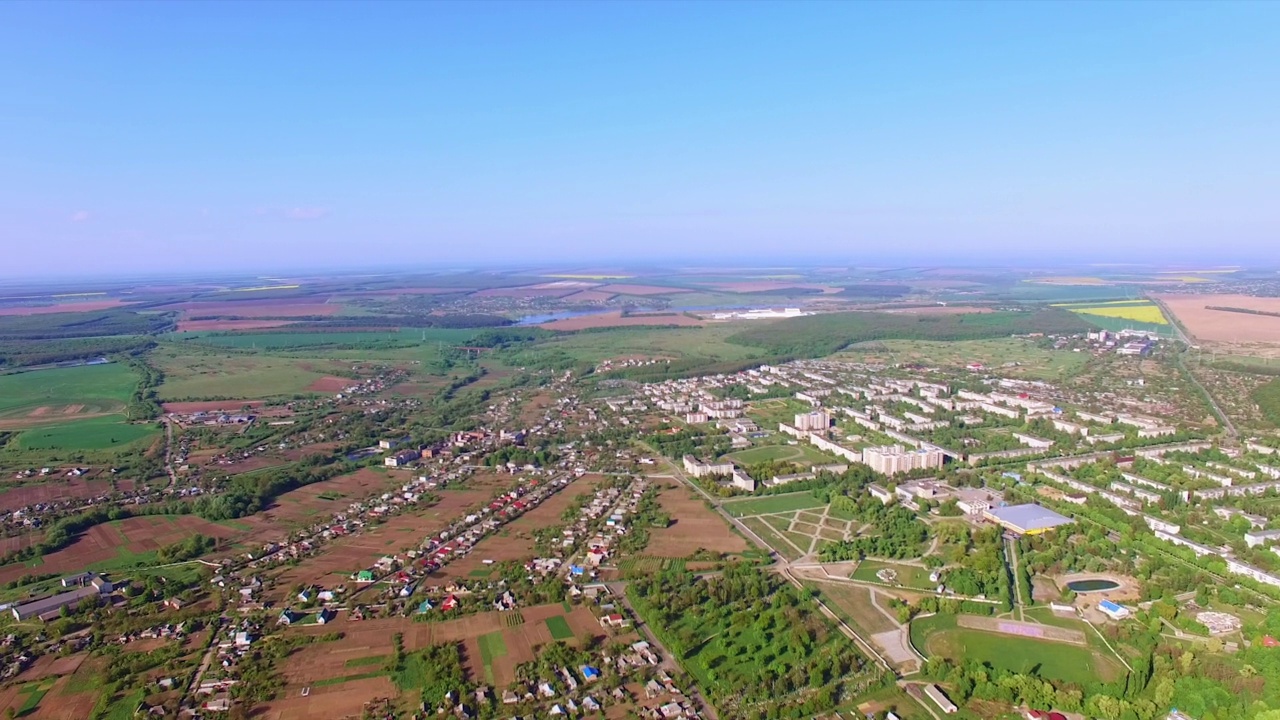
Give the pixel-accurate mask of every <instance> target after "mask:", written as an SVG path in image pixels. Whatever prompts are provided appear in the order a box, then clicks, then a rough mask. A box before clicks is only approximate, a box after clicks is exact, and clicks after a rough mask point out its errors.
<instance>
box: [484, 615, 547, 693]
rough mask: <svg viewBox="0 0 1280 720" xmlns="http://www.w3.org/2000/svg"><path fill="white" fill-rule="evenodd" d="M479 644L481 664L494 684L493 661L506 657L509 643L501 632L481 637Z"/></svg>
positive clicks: (488, 679) (486, 677)
mask: <svg viewBox="0 0 1280 720" xmlns="http://www.w3.org/2000/svg"><path fill="white" fill-rule="evenodd" d="M562 619H563V618H562ZM477 642H478V643H479V645H480V664H481V665H484V675H485V679H486V680H487V681H488V682H493V661H494V660H495V659H496V658H500V657H506V655H507V642H506V641H505V640H503V639H502V631H501V630H499V631H497V632H491V633H489V634H487V635H481V636H480V637H479V638H478V639H477Z"/></svg>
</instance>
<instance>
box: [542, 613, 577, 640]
mask: <svg viewBox="0 0 1280 720" xmlns="http://www.w3.org/2000/svg"><path fill="white" fill-rule="evenodd" d="M547 629H548V630H550V631H551V637H552V639H554V640H572V639H573V630H572V629H570V628H569V621H568V620H565V618H564V616H563V615H555V616H552V617H549V618H547Z"/></svg>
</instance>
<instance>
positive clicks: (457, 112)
mask: <svg viewBox="0 0 1280 720" xmlns="http://www.w3.org/2000/svg"><path fill="white" fill-rule="evenodd" d="M1277 36H1280V5H1277V4H1274V3H1179V4H1157V3H1131V4H1122V3H1108V4H1102V3H1088V4H1085V3H1077V4H1050V3H1024V4H1014V3H996V4H979V3H963V4H961V3H955V4H940V3H939V4H935V3H931V4H911V3H897V4H875V3H843V4H837V3H812V4H804V3H784V4H767V3H758V4H757V3H753V4H746V3H738V4H730V3H534V2H527V3H526V2H519V3H506V4H503V3H484V4H448V3H430V4H428V3H387V4H367V3H365V4H341V3H338V4H313V3H308V4H305V5H303V4H296V3H280V4H269V3H208V4H197V3H166V4H160V3H147V4H129V3H117V2H113V3H70V2H68V3H5V4H0V86H3V87H4V88H5V89H6V92H5V96H4V99H3V100H0V161H2V162H3V167H4V172H3V173H0V245H2V246H3V248H4V262H3V263H0V277H5V278H29V277H35V276H46V275H81V274H104V273H153V272H168V271H173V272H183V273H190V272H192V271H199V270H209V271H224V270H243V269H259V268H260V269H263V270H281V269H286V268H294V269H321V268H347V269H349V268H355V267H390V266H397V265H403V266H404V267H406V268H407V269H421V268H424V267H432V266H438V267H446V266H459V265H462V266H480V265H486V264H506V265H516V264H534V263H549V262H567V263H569V262H571V263H578V264H587V263H607V262H625V261H643V262H647V263H655V262H664V261H669V260H681V259H683V260H689V261H701V262H706V261H712V260H722V261H724V262H726V263H729V264H735V265H743V264H747V263H749V262H753V261H757V262H772V263H776V262H783V263H799V262H835V263H861V264H874V263H882V262H913V263H920V262H922V261H925V262H929V263H942V262H947V261H954V262H969V263H973V262H991V263H997V262H1052V261H1064V262H1076V263H1088V262H1185V263H1212V264H1215V265H1221V264H1227V263H1249V262H1267V261H1272V262H1274V260H1275V252H1274V248H1275V247H1276V245H1277V239H1278V238H1280V232H1278V231H1280V203H1277V202H1276V198H1277V197H1280V172H1278V171H1277V168H1280V135H1278V134H1277V132H1276V128H1278V127H1280V62H1278V61H1280V45H1278V44H1277V43H1276V42H1275V38H1276V37H1277Z"/></svg>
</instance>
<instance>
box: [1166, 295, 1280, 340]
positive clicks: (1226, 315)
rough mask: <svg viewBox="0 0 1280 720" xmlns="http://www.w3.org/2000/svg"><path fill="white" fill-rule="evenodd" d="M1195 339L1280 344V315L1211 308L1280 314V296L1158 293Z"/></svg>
mask: <svg viewBox="0 0 1280 720" xmlns="http://www.w3.org/2000/svg"><path fill="white" fill-rule="evenodd" d="M1156 299H1158V300H1160V302H1162V303H1164V304H1165V306H1166V307H1168V308H1169V311H1170V312H1172V313H1173V314H1174V316H1175V317H1177V319H1178V321H1179V322H1181V323H1182V325H1183V327H1185V328H1186V330H1187V332H1188V333H1190V334H1191V335H1192V336H1193V337H1194V338H1195V339H1196V340H1199V341H1202V342H1217V343H1240V344H1244V343H1280V317H1272V316H1268V315H1250V314H1247V313H1236V312H1227V311H1223V310H1210V309H1208V307H1207V306H1210V305H1212V306H1215V307H1233V308H1243V309H1246V310H1260V311H1263V312H1274V313H1280V298H1274V297H1253V296H1252V295H1175V294H1170V295H1157V296H1156Z"/></svg>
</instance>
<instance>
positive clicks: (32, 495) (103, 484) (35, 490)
mask: <svg viewBox="0 0 1280 720" xmlns="http://www.w3.org/2000/svg"><path fill="white" fill-rule="evenodd" d="M59 475H61V471H59ZM117 485H118V486H119V487H120V489H121V490H132V489H133V486H134V481H133V480H119V481H117ZM109 492H111V480H109V479H107V478H105V477H104V478H94V479H88V478H85V477H83V476H81V477H78V478H76V477H71V478H69V477H65V476H61V477H54V476H53V475H50V476H49V477H46V478H43V480H42V481H41V482H27V483H24V484H21V485H11V486H7V487H6V485H5V484H3V483H0V511H5V512H11V511H13V510H17V509H19V508H23V507H26V506H28V505H31V504H33V503H45V502H52V501H54V500H70V499H78V498H91V497H97V496H99V495H105V494H106V493H109Z"/></svg>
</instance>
